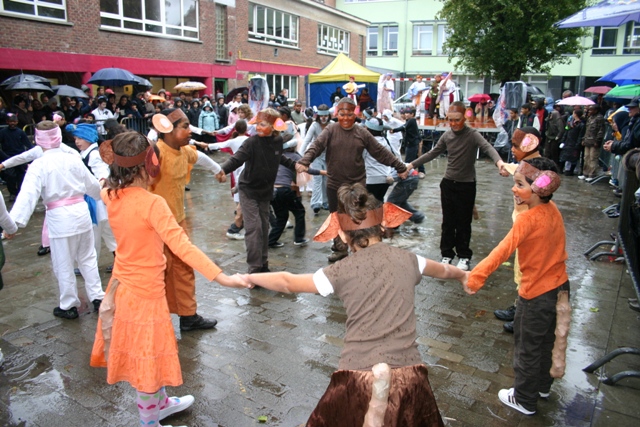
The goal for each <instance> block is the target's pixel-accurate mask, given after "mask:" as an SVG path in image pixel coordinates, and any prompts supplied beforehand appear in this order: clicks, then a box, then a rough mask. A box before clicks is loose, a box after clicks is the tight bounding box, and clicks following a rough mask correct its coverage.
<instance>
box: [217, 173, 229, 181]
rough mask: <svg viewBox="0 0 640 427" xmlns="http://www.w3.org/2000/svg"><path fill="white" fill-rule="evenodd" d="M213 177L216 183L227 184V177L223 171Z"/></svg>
mask: <svg viewBox="0 0 640 427" xmlns="http://www.w3.org/2000/svg"><path fill="white" fill-rule="evenodd" d="M215 176H216V179H217V180H218V182H220V183H222V182H227V175H225V173H224V171H220V172H218V173H217V174H216V175H215Z"/></svg>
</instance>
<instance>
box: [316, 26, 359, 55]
mask: <svg viewBox="0 0 640 427" xmlns="http://www.w3.org/2000/svg"><path fill="white" fill-rule="evenodd" d="M323 30H326V31H327V34H324V32H323ZM332 33H333V35H334V39H336V40H337V42H336V41H331V43H333V44H335V43H340V40H342V45H343V47H344V48H343V49H339V48H330V47H328V46H327V47H325V46H321V45H320V43H321V41H322V40H321V39H322V37H324V38H327V37H329V38H330V36H331V35H332ZM336 35H337V37H335V36H336ZM326 42H327V43H329V42H330V41H329V40H326ZM350 44H351V33H350V32H349V31H347V30H343V29H341V28H338V27H334V26H333V25H328V24H323V23H320V22H318V39H317V42H316V50H317V52H318V53H322V54H326V55H332V56H337V55H338V54H339V53H344V54H346V55H347V56H349V46H350Z"/></svg>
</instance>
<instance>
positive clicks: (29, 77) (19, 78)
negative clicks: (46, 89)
mask: <svg viewBox="0 0 640 427" xmlns="http://www.w3.org/2000/svg"><path fill="white" fill-rule="evenodd" d="M23 82H34V83H41V84H43V85H46V86H51V82H50V81H49V79H47V78H45V77H42V76H36V75H35V74H17V75H15V76H11V77H9V78H8V79H5V80H4V81H3V82H2V83H0V88H3V87H7V86H11V85H13V84H16V83H23Z"/></svg>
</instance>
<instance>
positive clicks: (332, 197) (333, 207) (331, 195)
mask: <svg viewBox="0 0 640 427" xmlns="http://www.w3.org/2000/svg"><path fill="white" fill-rule="evenodd" d="M327 201H328V202H329V212H331V213H333V212H338V190H334V189H333V188H329V187H327ZM331 250H332V251H334V252H347V251H348V250H349V246H347V244H346V243H345V242H343V241H342V239H341V238H340V236H336V238H335V239H333V245H332V246H331Z"/></svg>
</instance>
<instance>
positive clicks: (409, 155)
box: [404, 143, 424, 173]
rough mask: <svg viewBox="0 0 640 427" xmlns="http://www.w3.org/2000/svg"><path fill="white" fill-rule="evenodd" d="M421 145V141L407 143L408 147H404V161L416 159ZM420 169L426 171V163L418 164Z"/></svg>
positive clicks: (409, 161) (408, 161)
mask: <svg viewBox="0 0 640 427" xmlns="http://www.w3.org/2000/svg"><path fill="white" fill-rule="evenodd" d="M419 146H420V143H417V144H415V145H414V144H413V143H412V144H411V145H409V144H407V146H406V148H405V149H404V161H405V163H411V162H412V161H414V160H415V159H417V158H418V148H419ZM418 171H420V172H422V173H424V165H420V166H418Z"/></svg>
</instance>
